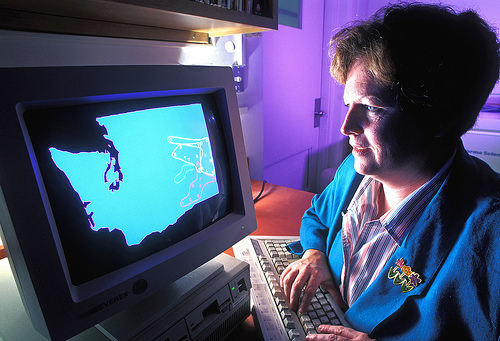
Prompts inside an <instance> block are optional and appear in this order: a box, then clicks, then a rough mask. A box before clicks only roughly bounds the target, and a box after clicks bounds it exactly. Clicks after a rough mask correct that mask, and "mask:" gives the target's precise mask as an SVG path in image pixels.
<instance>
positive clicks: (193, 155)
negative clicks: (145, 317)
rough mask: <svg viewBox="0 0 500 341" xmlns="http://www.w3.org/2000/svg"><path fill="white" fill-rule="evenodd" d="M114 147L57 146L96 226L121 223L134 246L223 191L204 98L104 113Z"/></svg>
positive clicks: (60, 162)
mask: <svg viewBox="0 0 500 341" xmlns="http://www.w3.org/2000/svg"><path fill="white" fill-rule="evenodd" d="M96 120H97V122H98V123H99V124H100V125H101V126H103V127H104V128H105V129H106V131H107V134H106V135H104V138H105V139H106V141H107V144H108V148H107V150H106V152H78V153H71V152H68V151H63V150H59V149H57V148H50V149H49V150H50V153H51V157H52V160H53V162H54V164H55V165H56V166H57V167H58V168H59V169H60V170H61V171H62V172H64V173H65V174H66V176H67V178H68V180H69V182H70V183H71V186H72V187H73V189H74V190H75V192H77V193H78V195H79V196H80V200H81V202H82V205H83V207H84V208H85V211H86V212H87V216H88V221H89V228H91V229H93V230H95V231H97V230H99V229H108V230H109V231H111V230H114V229H119V230H120V231H122V232H123V234H124V236H125V239H126V242H127V245H137V244H140V243H141V241H143V240H144V238H146V237H147V236H148V235H150V234H151V233H155V232H162V231H164V230H165V229H167V228H168V227H169V226H170V225H173V224H174V223H175V222H176V221H177V220H178V219H179V218H180V217H181V216H182V215H184V214H185V213H186V211H188V210H189V209H191V208H192V207H193V205H195V204H196V203H198V202H201V201H204V200H206V199H209V198H211V197H213V196H215V195H217V194H218V193H219V189H218V185H217V179H216V174H215V168H214V162H213V156H212V150H211V146H210V141H209V136H208V131H207V126H206V123H205V118H204V114H203V110H202V106H201V104H190V105H180V106H173V107H162V108H154V109H146V110H140V111H133V112H127V113H121V114H116V115H112V116H103V117H99V118H97V119H96Z"/></svg>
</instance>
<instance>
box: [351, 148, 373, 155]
mask: <svg viewBox="0 0 500 341" xmlns="http://www.w3.org/2000/svg"><path fill="white" fill-rule="evenodd" d="M352 151H353V153H355V154H358V155H363V154H366V153H368V152H369V151H370V148H366V147H359V146H353V147H352Z"/></svg>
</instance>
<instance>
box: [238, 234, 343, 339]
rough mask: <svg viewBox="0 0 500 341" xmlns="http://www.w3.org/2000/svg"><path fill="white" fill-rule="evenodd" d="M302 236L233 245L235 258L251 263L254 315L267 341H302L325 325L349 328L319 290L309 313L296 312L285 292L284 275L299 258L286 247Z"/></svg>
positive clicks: (254, 239)
mask: <svg viewBox="0 0 500 341" xmlns="http://www.w3.org/2000/svg"><path fill="white" fill-rule="evenodd" d="M298 239H299V238H298V237H272V236H250V237H246V238H244V239H243V240H242V241H240V242H239V243H237V244H235V245H234V246H233V251H234V254H235V257H236V258H238V259H240V260H243V261H245V262H247V263H248V264H250V281H251V283H252V289H251V301H252V313H253V315H254V320H255V322H256V326H258V327H259V328H260V330H261V332H262V336H263V338H264V340H266V341H267V340H276V341H281V340H283V341H289V340H290V341H301V340H305V338H306V335H308V334H316V333H317V329H316V328H317V327H318V326H319V325H321V324H329V325H343V326H349V325H348V323H347V321H346V320H345V318H344V314H343V312H342V310H341V309H340V308H339V306H338V305H337V304H336V303H335V301H334V300H333V298H332V296H331V295H330V294H329V293H328V292H327V291H326V290H324V289H323V288H319V289H318V290H317V291H316V295H315V297H314V298H313V300H312V302H311V304H310V306H309V308H308V310H307V313H304V314H300V313H298V312H297V313H296V312H294V311H292V310H291V309H290V307H289V305H288V303H287V300H285V296H284V294H283V293H282V291H281V287H280V285H279V279H280V275H281V273H282V272H283V271H284V270H285V268H286V267H287V266H288V265H289V264H290V263H291V262H294V261H296V260H297V259H299V257H298V256H297V255H294V254H292V253H290V252H288V251H287V249H286V245H287V244H289V243H291V242H294V241H297V240H298Z"/></svg>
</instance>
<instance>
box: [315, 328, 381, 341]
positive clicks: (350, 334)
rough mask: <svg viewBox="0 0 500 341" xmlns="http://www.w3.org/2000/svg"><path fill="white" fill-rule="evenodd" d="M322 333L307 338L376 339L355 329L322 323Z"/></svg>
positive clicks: (330, 340) (360, 340)
mask: <svg viewBox="0 0 500 341" xmlns="http://www.w3.org/2000/svg"><path fill="white" fill-rule="evenodd" d="M318 331H319V332H320V333H321V334H312V335H308V336H306V340H309V341H313V340H329V341H351V340H354V341H374V340H375V339H372V338H370V337H369V336H368V334H365V333H362V332H358V331H356V330H354V329H351V328H347V327H342V326H327V325H321V326H319V327H318Z"/></svg>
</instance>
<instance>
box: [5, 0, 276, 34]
mask: <svg viewBox="0 0 500 341" xmlns="http://www.w3.org/2000/svg"><path fill="white" fill-rule="evenodd" d="M269 1H271V3H272V5H271V9H270V10H269V13H268V16H262V15H255V14H249V13H246V12H243V11H238V10H232V9H227V8H222V7H217V6H213V5H208V4H205V3H200V2H197V1H193V0H162V1H161V0H86V1H81V0H53V1H50V0H38V1H37V0H26V1H18V0H3V1H2V4H1V5H0V28H2V29H10V30H26V31H39V32H52V33H67V34H80V35H96V36H108V37H121V38H137V39H152V40H166V41H181V42H195V43H208V42H209V41H210V37H214V36H221V35H231V34H240V33H252V32H261V31H265V30H272V29H277V28H278V18H277V13H278V11H277V1H276V0H269ZM48 2H50V4H48Z"/></svg>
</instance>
